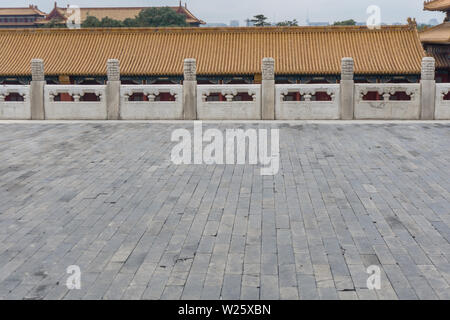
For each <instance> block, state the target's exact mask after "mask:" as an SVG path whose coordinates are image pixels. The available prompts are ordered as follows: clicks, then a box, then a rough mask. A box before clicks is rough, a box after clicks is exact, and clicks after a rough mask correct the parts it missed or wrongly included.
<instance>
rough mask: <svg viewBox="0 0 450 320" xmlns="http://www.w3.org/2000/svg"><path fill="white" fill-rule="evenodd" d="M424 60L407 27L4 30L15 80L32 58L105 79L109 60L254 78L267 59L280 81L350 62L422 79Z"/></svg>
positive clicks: (365, 69)
mask: <svg viewBox="0 0 450 320" xmlns="http://www.w3.org/2000/svg"><path fill="white" fill-rule="evenodd" d="M424 55H425V53H424V50H423V48H422V45H421V43H420V40H419V36H418V33H417V31H416V29H415V28H410V27H408V26H389V27H382V28H381V29H380V30H369V29H367V28H366V27H264V28H256V27H253V28H142V29H141V28H134V29H78V30H76V29H74V30H69V29H31V30H30V29H16V30H11V29H9V30H0V75H16V76H20V75H29V74H30V61H31V59H33V58H41V59H44V61H45V72H46V74H48V75H104V74H105V73H106V61H107V60H108V59H110V58H114V59H119V60H120V64H121V73H122V74H124V75H181V74H183V60H184V59H185V58H195V59H197V64H198V65H197V70H198V74H203V75H250V74H258V73H261V60H262V59H263V58H264V57H273V58H275V60H276V68H275V72H276V73H277V74H287V75H288V74H310V75H324V74H340V71H341V59H342V58H343V57H353V58H354V59H355V72H356V73H357V74H419V73H420V67H421V59H422V57H423V56H424Z"/></svg>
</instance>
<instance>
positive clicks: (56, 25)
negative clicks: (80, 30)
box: [39, 19, 67, 29]
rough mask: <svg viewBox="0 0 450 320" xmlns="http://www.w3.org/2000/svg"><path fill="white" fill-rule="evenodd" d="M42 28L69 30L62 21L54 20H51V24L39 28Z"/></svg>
mask: <svg viewBox="0 0 450 320" xmlns="http://www.w3.org/2000/svg"><path fill="white" fill-rule="evenodd" d="M39 27H40V28H51V29H53V28H67V25H66V24H65V22H63V21H61V20H55V19H52V20H50V22H49V23H45V24H42V25H40V26H39Z"/></svg>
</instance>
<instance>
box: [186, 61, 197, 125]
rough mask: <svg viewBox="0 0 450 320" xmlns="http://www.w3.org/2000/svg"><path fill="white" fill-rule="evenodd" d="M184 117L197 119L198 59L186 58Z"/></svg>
mask: <svg viewBox="0 0 450 320" xmlns="http://www.w3.org/2000/svg"><path fill="white" fill-rule="evenodd" d="M183 117H184V119H185V120H197V61H196V60H195V59H185V60H184V81H183Z"/></svg>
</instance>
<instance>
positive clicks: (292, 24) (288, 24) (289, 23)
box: [277, 19, 298, 27]
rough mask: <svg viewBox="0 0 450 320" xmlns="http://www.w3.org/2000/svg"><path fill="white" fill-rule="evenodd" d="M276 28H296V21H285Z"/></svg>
mask: <svg viewBox="0 0 450 320" xmlns="http://www.w3.org/2000/svg"><path fill="white" fill-rule="evenodd" d="M277 26H278V27H296V26H298V21H297V19H294V20H292V21H290V20H286V21H282V22H278V23H277Z"/></svg>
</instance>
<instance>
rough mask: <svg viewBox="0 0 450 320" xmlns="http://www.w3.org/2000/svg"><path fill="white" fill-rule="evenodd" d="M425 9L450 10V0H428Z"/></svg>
mask: <svg viewBox="0 0 450 320" xmlns="http://www.w3.org/2000/svg"><path fill="white" fill-rule="evenodd" d="M424 9H425V10H428V11H446V10H450V0H428V1H425V3H424Z"/></svg>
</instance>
